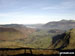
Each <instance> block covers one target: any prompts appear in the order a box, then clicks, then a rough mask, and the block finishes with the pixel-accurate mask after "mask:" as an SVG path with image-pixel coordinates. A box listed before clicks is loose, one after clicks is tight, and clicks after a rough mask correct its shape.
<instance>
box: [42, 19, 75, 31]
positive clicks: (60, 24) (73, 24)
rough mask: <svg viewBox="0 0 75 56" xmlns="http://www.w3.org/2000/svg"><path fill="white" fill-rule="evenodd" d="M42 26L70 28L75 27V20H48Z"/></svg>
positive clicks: (45, 27)
mask: <svg viewBox="0 0 75 56" xmlns="http://www.w3.org/2000/svg"><path fill="white" fill-rule="evenodd" d="M42 28H44V29H61V30H62V29H63V30H68V29H71V28H75V21H74V20H61V21H54V22H48V23H47V24H45V25H44V26H43V27H42Z"/></svg>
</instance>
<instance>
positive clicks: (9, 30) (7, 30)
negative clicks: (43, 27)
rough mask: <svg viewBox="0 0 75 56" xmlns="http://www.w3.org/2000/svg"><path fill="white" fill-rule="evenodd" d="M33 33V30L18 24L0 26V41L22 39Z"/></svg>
mask: <svg viewBox="0 0 75 56" xmlns="http://www.w3.org/2000/svg"><path fill="white" fill-rule="evenodd" d="M34 31H35V30H34V29H31V28H27V27H25V26H23V25H18V24H10V25H0V40H18V39H24V38H26V37H27V36H28V35H29V34H30V33H32V32H34Z"/></svg>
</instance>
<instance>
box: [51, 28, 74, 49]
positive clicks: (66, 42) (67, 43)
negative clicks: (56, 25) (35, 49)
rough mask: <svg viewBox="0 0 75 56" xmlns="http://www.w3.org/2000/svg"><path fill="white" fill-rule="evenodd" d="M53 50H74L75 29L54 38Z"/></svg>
mask: <svg viewBox="0 0 75 56" xmlns="http://www.w3.org/2000/svg"><path fill="white" fill-rule="evenodd" d="M52 48H53V49H64V50H65V49H75V29H71V30H69V31H67V32H65V33H63V34H60V35H57V36H54V37H53V39H52Z"/></svg>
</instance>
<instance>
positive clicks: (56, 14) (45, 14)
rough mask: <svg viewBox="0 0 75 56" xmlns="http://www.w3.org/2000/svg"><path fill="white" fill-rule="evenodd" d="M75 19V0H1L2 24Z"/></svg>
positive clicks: (0, 21)
mask: <svg viewBox="0 0 75 56" xmlns="http://www.w3.org/2000/svg"><path fill="white" fill-rule="evenodd" d="M62 19H65V20H75V0H0V24H45V23H47V22H51V21H59V20H62Z"/></svg>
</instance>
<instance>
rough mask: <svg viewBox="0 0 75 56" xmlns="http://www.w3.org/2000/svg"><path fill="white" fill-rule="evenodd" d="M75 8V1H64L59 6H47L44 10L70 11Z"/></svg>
mask: <svg viewBox="0 0 75 56" xmlns="http://www.w3.org/2000/svg"><path fill="white" fill-rule="evenodd" d="M70 8H75V0H65V1H64V0H63V2H60V3H58V4H55V5H53V6H46V7H43V8H42V9H44V10H49V9H70Z"/></svg>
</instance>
